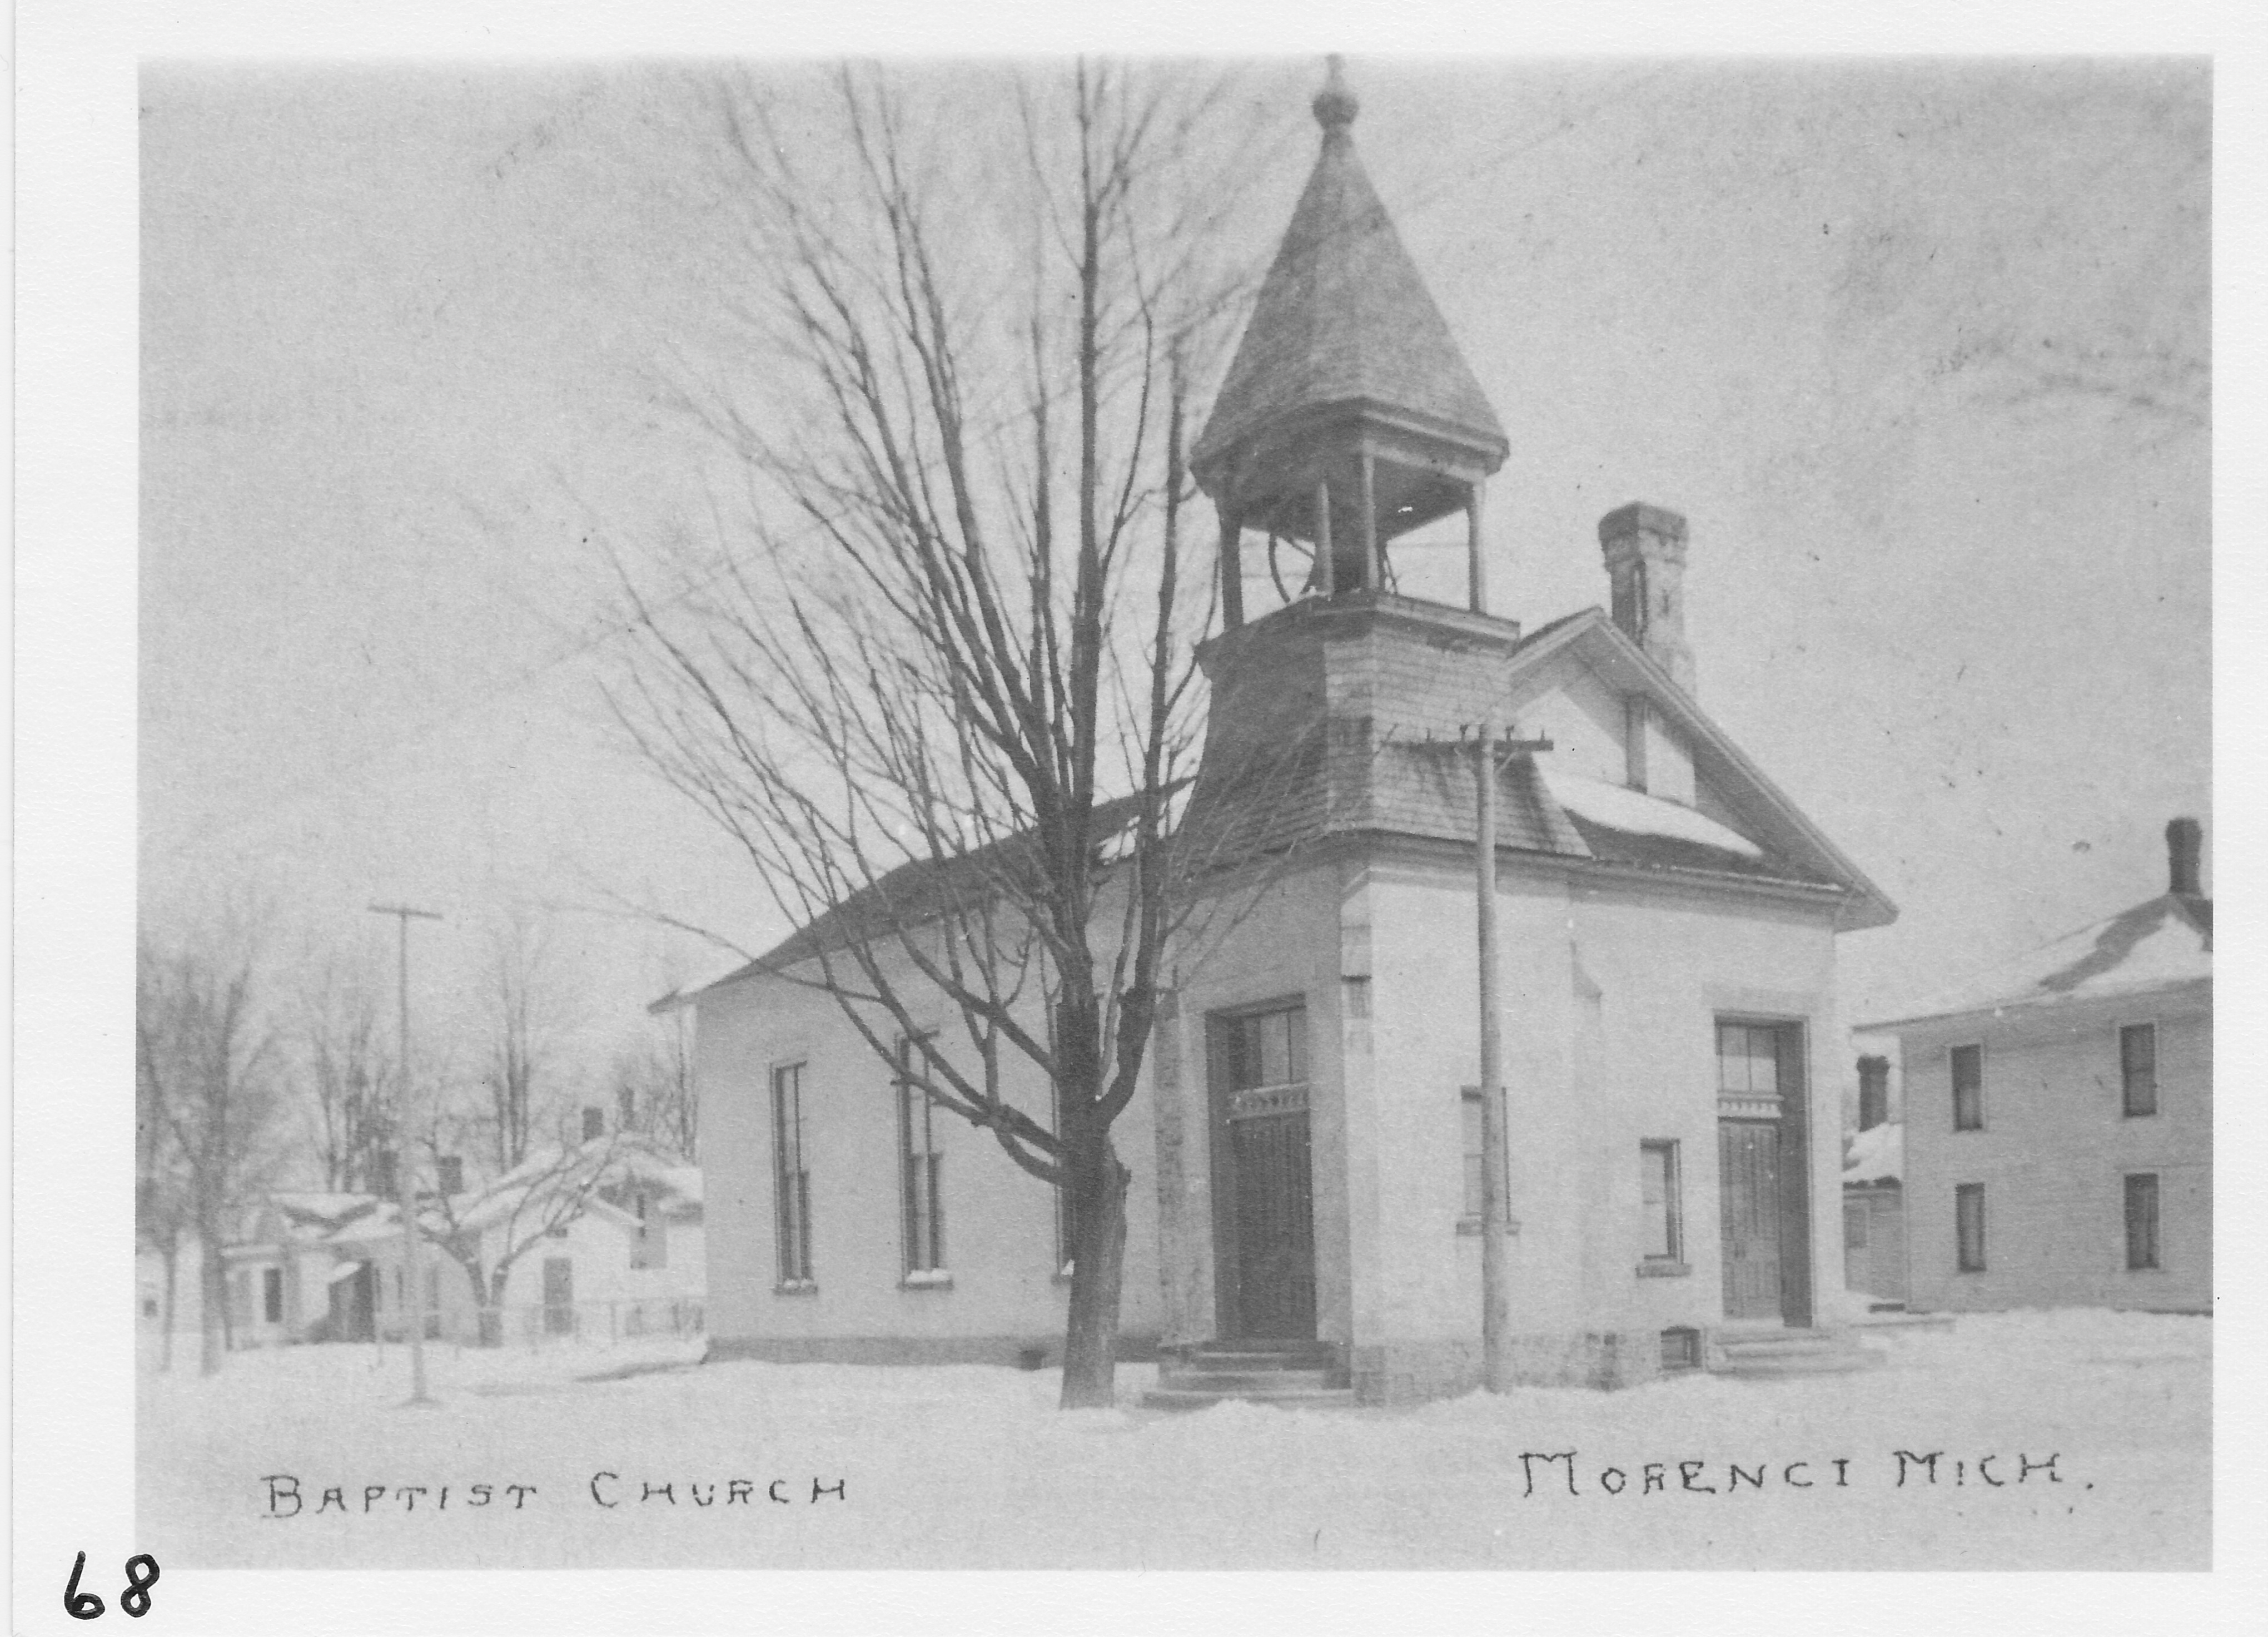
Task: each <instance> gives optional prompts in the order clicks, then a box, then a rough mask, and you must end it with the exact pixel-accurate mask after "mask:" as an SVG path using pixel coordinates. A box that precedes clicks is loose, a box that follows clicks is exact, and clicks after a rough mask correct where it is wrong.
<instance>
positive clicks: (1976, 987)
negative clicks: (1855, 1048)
mask: <svg viewBox="0 0 2268 1637" xmlns="http://www.w3.org/2000/svg"><path fill="white" fill-rule="evenodd" d="M2212 981H2213V900H2212V899H2210V898H2205V897H2198V896H2193V895H2191V894H2188V893H2171V892H2169V893H2166V894H2164V895H2162V896H2159V897H2155V898H2151V899H2147V900H2146V901H2144V902H2143V903H2138V904H2136V905H2135V906H2134V907H2133V908H2132V909H2131V910H2127V911H2122V912H2121V913H2119V914H2117V915H2114V916H2111V917H2110V918H2109V919H2107V920H2101V921H2097V922H2095V924H2094V925H2091V926H2082V927H2080V929H2079V930H2078V931H2077V932H2075V933H2066V934H2065V935H2064V936H2062V937H2060V938H2056V939H2051V940H2049V941H2048V942H2047V943H2044V944H2042V945H2041V946H2040V947H2039V948H2036V949H2033V950H2030V951H2028V952H2027V953H2025V954H2023V955H2019V956H2017V957H2016V958H2015V959H2014V960H2013V961H2008V962H2002V963H2001V964H2000V965H1999V966H1996V967H1992V968H1990V969H1988V970H1985V971H1984V972H1981V973H1978V974H1977V975H1976V976H1974V977H1970V978H1968V979H1966V980H1965V981H1963V982H1962V983H1960V984H1955V985H1953V986H1951V987H1949V988H1948V989H1945V990H1942V991H1940V992H1938V993H1937V994H1935V995H1933V996H1930V997H1928V998H1927V999H1924V1000H1922V1001H1919V1002H1918V1003H1917V1004H1916V1005H1915V1007H1913V1009H1912V1010H1911V1011H1910V1012H1907V1013H1905V1014H1902V1015H1900V1016H1898V1017H1895V1018H1887V1019H1884V1020H1883V1021H1881V1022H1878V1023H1862V1024H1859V1025H1858V1026H1857V1027H1858V1028H1859V1029H1896V1028H1898V1027H1900V1026H1901V1025H1904V1024H1910V1023H1923V1022H1928V1021H1933V1020H1934V1019H1939V1018H1953V1017H1963V1016H1967V1015H1970V1014H1975V1013H1991V1014H1994V1015H1999V1014H2005V1013H2011V1012H2033V1011H2037V1010H2040V1009H2044V1008H2048V1007H2061V1006H2070V1005H2074V1004H2077V1003H2080V1002H2083V1001H2088V1000H2098V999H2113V998H2116V997H2120V996H2127V995H2139V994H2147V993H2152V992H2157V991H2161V990H2167V989H2174V988H2178V987H2181V986H2183V985H2184V984H2209V983H2211V982H2212Z"/></svg>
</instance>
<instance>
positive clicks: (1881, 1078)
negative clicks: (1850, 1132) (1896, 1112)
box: [1859, 1058, 1890, 1132]
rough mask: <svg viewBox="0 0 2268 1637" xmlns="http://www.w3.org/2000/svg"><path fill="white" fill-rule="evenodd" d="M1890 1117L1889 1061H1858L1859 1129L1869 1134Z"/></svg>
mask: <svg viewBox="0 0 2268 1637" xmlns="http://www.w3.org/2000/svg"><path fill="white" fill-rule="evenodd" d="M1889 1117H1890V1060H1889V1058H1859V1130H1860V1131H1862V1132H1869V1131H1872V1130H1874V1127H1875V1126H1877V1125H1882V1124H1884V1123H1885V1122H1887V1121H1888V1120H1889Z"/></svg>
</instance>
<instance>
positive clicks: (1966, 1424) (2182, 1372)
mask: <svg viewBox="0 0 2268 1637" xmlns="http://www.w3.org/2000/svg"><path fill="white" fill-rule="evenodd" d="M2211 1337H2212V1322H2211V1321H2210V1320H2205V1319H2199V1318H2190V1317H2178V1316H2163V1315H2146V1314H2115V1313H2096V1312H2084V1313H2081V1312H2064V1313H2044V1314H2043V1313H2029V1314H1992V1315H1971V1316H1964V1317H1962V1318H1961V1319H1960V1320H1959V1321H1957V1323H1955V1324H1952V1325H1950V1326H1949V1327H1946V1328H1926V1327H1919V1326H1916V1327H1910V1328H1884V1329H1880V1330H1874V1331H1869V1332H1867V1341H1868V1345H1870V1346H1875V1347H1879V1348H1881V1349H1883V1350H1884V1351H1886V1352H1887V1353H1889V1355H1890V1359H1889V1364H1888V1365H1887V1367H1886V1368H1881V1369H1878V1370H1874V1371H1871V1372H1868V1373H1867V1374H1864V1375H1844V1376H1831V1377H1823V1378H1813V1379H1796V1380H1787V1381H1778V1382H1749V1381H1734V1380H1727V1379H1719V1378H1712V1377H1689V1378H1684V1379H1680V1380H1675V1381H1671V1382H1668V1383H1662V1384H1661V1385H1659V1386H1653V1387H1648V1388H1644V1389H1639V1390H1634V1391H1630V1392H1624V1393H1618V1394H1610V1395H1609V1394H1599V1393H1594V1392H1588V1391H1582V1390H1525V1391H1521V1392H1518V1393H1515V1394H1512V1395H1509V1396H1507V1397H1502V1398H1493V1399H1492V1398H1489V1397H1484V1396H1482V1395H1477V1394H1476V1395H1474V1396H1472V1397H1465V1398H1462V1399H1458V1400H1455V1401H1453V1402H1447V1403H1440V1404H1434V1405H1425V1406H1422V1407H1419V1408H1417V1409H1411V1410H1398V1411H1384V1410H1363V1411H1353V1410H1340V1411H1303V1412H1291V1411H1285V1410H1279V1409H1274V1408H1268V1407H1263V1406H1259V1405H1240V1404H1228V1405H1219V1406H1217V1407H1215V1408H1213V1409H1210V1410H1206V1411H1203V1412H1197V1413H1190V1414H1177V1415H1160V1414H1156V1413H1152V1412H1145V1411H1142V1410H1139V1409H1138V1408H1134V1407H1132V1406H1133V1405H1135V1404H1136V1402H1137V1401H1138V1397H1139V1395H1140V1392H1141V1390H1142V1389H1143V1387H1145V1385H1147V1384H1148V1383H1149V1381H1150V1380H1151V1379H1152V1371H1151V1370H1150V1369H1149V1368H1146V1367H1129V1368H1123V1369H1122V1370H1121V1372H1120V1390H1121V1397H1122V1402H1123V1405H1125V1406H1126V1407H1122V1408H1120V1409H1118V1410H1116V1411H1098V1412H1080V1413H1075V1414H1063V1413H1060V1412H1057V1410H1056V1409H1055V1408H1054V1405H1053V1400H1054V1396H1055V1392H1056V1387H1057V1377H1056V1375H1054V1373H1053V1372H1044V1373H1040V1374H1035V1375H1026V1374H1021V1373H1018V1372H1015V1371H1012V1370H1005V1369H992V1368H976V1367H965V1368H919V1369H917V1368H858V1367H850V1366H833V1365H765V1364H746V1363H740V1364H720V1365H696V1364H695V1363H694V1362H693V1360H694V1359H695V1358H696V1354H697V1351H698V1344H697V1343H689V1342H674V1343H655V1344H651V1345H649V1346H644V1347H642V1348H633V1347H630V1346H623V1347H618V1348H612V1349H607V1348H581V1347H562V1348H558V1349H555V1350H551V1351H548V1352H543V1353H522V1352H491V1353H482V1352H478V1351H469V1350H468V1351H459V1350H456V1349H453V1348H436V1349H435V1350H434V1351H433V1353H432V1354H431V1372H432V1379H433V1383H434V1386H435V1390H436V1396H437V1397H438V1401H439V1402H438V1406H436V1407H427V1408H414V1407H406V1406H405V1405H403V1402H402V1400H403V1398H404V1397H405V1394H406V1387H407V1382H408V1367H407V1360H406V1359H405V1357H404V1355H403V1353H401V1350H400V1349H399V1348H398V1347H397V1348H392V1349H388V1350H387V1352H386V1353H385V1354H384V1355H383V1357H382V1358H381V1357H380V1356H379V1353H377V1352H376V1350H374V1349H372V1348H369V1347H346V1346H330V1347H298V1348H291V1349H283V1350H277V1351H274V1352H267V1353H239V1354H237V1355H234V1356H233V1357H232V1358H231V1359H230V1360H229V1363H228V1368H227V1369H226V1371H225V1373H224V1374H223V1375H220V1376H219V1377H217V1378H215V1379H213V1380H210V1381H201V1380H199V1379H198V1378H197V1377H196V1376H195V1375H194V1374H193V1373H182V1372H177V1373H175V1374H173V1375H166V1376H162V1377H160V1376H157V1375H145V1376H144V1380H143V1383H142V1401H141V1407H140V1416H141V1419H140V1425H139V1441H140V1469H141V1470H140V1493H139V1497H138V1499H139V1506H138V1511H139V1514H140V1517H139V1529H140V1532H139V1535H138V1536H137V1538H138V1539H139V1540H141V1541H142V1542H144V1550H148V1551H151V1552H155V1553H157V1555H158V1557H159V1558H160V1559H162V1560H164V1561H165V1562H166V1564H167V1565H168V1566H169V1567H171V1566H173V1565H174V1564H176V1563H178V1564H180V1566H182V1567H328V1568H351V1567H368V1568H376V1567H436V1568H438V1567H504V1566H507V1565H511V1566H520V1567H555V1566H570V1567H654V1568H659V1567H680V1566H683V1567H693V1566H700V1567H894V1566H905V1567H1074V1566H1092V1567H1121V1568H1211V1567H1281V1568H1317V1567H1349V1568H1373V1567H1405V1568H1422V1567H1505V1568H1527V1567H1550V1568H1607V1567H1613V1568H1632V1567H1719V1568H1720V1567H1786V1568H1862V1567H1863V1568H1888V1567H1922V1568H1933V1569H1957V1568H1997V1567H2037V1568H2045V1567H2058V1568H2080V1567H2087V1568H2096V1567H2158V1568H2192V1567H2205V1565H2206V1563H2207V1561H2208V1559H2209V1552H2210V1529H2209V1510H2210V1498H2211V1458H2210V1457H2211V1434H2212V1394H2211V1373H2210V1372H2211V1366H2210V1349H2211ZM639 1366H649V1367H654V1368H650V1369H647V1370H645V1371H644V1373H637V1374H615V1375H614V1378H613V1379H591V1378H592V1377H593V1376H599V1375H601V1374H602V1373H614V1372H621V1371H622V1370H623V1369H624V1368H625V1367H639ZM1566 1451H1572V1459H1569V1460H1561V1459H1547V1458H1544V1457H1550V1456H1559V1455H1560V1454H1561V1453H1562V1452H1566ZM1899 1451H1905V1452H1907V1454H1906V1458H1905V1459H1903V1460H1902V1459H1901V1458H1900V1456H1899V1454H1898V1452H1899ZM1933 1454H1934V1455H1936V1456H1937V1459H1936V1461H1935V1463H1934V1477H1932V1475H1931V1471H1930V1470H1929V1467H1928V1466H1927V1465H1926V1464H1925V1463H1924V1462H1923V1461H1922V1460H1920V1459H1917V1458H1916V1457H1926V1456H1931V1455H1933ZM1837 1463H1841V1464H1840V1465H1839V1466H1838V1464H1837ZM1736 1469H1737V1470H1736ZM1571 1471H1572V1493H1571V1477H1570V1474H1571ZM1902 1474H1903V1482H1901V1475H1902ZM271 1480H273V1481H272V1482H271ZM512 1485H518V1486H523V1487H522V1488H521V1490H520V1491H519V1492H518V1493H514V1492H512V1490H510V1489H508V1488H507V1487H506V1486H512ZM444 1486H446V1488H447V1492H448V1493H447V1494H446V1497H444V1496H443V1494H442V1493H441V1491H442V1490H443V1488H444ZM476 1486H488V1487H487V1489H486V1491H485V1503H484V1504H483V1503H482V1493H483V1492H482V1490H481V1489H479V1488H477V1487H476ZM663 1486H668V1488H667V1493H666V1495H665V1493H663ZM837 1486H840V1488H839V1491H838V1489H837ZM334 1490H335V1491H336V1492H337V1493H335V1495H328V1496H327V1494H326V1492H327V1491H334ZM420 1491H422V1493H418V1492H420ZM814 1492H816V1498H815V1499H814ZM294 1496H296V1499H297V1504H298V1509H297V1510H296V1512H295V1511H294V1508H293V1498H294ZM282 1514H291V1515H282Z"/></svg>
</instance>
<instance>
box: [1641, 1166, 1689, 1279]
mask: <svg viewBox="0 0 2268 1637" xmlns="http://www.w3.org/2000/svg"><path fill="white" fill-rule="evenodd" d="M1638 1160H1639V1166H1640V1169H1639V1177H1640V1186H1641V1192H1642V1197H1643V1199H1644V1202H1645V1213H1646V1260H1647V1261H1649V1262H1681V1261H1683V1260H1684V1257H1685V1246H1684V1223H1683V1220H1681V1216H1680V1212H1679V1209H1678V1198H1677V1145H1676V1144H1675V1142H1671V1141H1668V1140H1654V1141H1647V1142H1642V1143H1640V1144H1638Z"/></svg>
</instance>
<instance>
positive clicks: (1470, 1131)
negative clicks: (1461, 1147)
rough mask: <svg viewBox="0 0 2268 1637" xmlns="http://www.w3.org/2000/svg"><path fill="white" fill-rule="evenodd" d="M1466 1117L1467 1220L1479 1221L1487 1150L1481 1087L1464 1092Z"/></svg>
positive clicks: (1469, 1088) (1467, 1088)
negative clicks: (1483, 1160) (1482, 1178)
mask: <svg viewBox="0 0 2268 1637" xmlns="http://www.w3.org/2000/svg"><path fill="white" fill-rule="evenodd" d="M1463 1101H1464V1119H1465V1220H1467V1221H1469V1222H1476V1223H1477V1222H1478V1221H1479V1220H1481V1199H1482V1188H1483V1184H1482V1181H1481V1156H1482V1155H1483V1154H1485V1153H1486V1152H1487V1149H1486V1148H1485V1147H1484V1144H1483V1140H1482V1137H1481V1130H1482V1123H1483V1119H1484V1116H1485V1114H1486V1110H1484V1108H1483V1106H1482V1104H1481V1088H1479V1087H1478V1086H1468V1087H1466V1088H1465V1093H1464V1099H1463Z"/></svg>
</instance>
